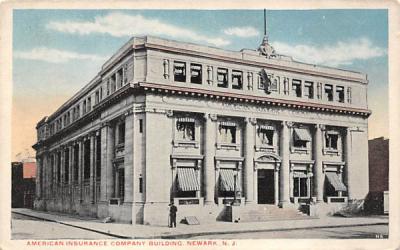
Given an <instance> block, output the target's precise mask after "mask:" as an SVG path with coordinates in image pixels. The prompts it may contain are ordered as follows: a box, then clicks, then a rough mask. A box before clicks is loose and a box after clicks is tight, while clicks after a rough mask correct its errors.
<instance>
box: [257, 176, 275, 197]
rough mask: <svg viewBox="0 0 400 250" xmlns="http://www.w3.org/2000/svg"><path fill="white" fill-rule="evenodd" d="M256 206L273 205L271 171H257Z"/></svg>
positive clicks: (273, 191)
mask: <svg viewBox="0 0 400 250" xmlns="http://www.w3.org/2000/svg"><path fill="white" fill-rule="evenodd" d="M257 179H258V187H257V190H258V204H274V203H275V197H274V194H275V190H274V187H275V185H274V170H272V169H258V170H257Z"/></svg>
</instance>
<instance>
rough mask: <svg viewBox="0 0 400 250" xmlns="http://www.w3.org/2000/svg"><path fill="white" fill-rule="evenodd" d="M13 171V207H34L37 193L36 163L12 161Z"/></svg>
mask: <svg viewBox="0 0 400 250" xmlns="http://www.w3.org/2000/svg"><path fill="white" fill-rule="evenodd" d="M11 173H12V175H11V201H12V202H11V207H13V208H17V207H25V208H33V202H34V199H35V193H36V190H35V185H36V163H35V162H34V161H23V162H12V163H11Z"/></svg>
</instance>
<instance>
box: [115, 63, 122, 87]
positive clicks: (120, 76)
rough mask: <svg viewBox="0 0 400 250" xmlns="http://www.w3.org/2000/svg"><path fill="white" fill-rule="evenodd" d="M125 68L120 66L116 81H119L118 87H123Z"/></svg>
mask: <svg viewBox="0 0 400 250" xmlns="http://www.w3.org/2000/svg"><path fill="white" fill-rule="evenodd" d="M123 75H124V74H123V68H120V69H119V70H118V71H117V75H116V77H115V78H116V81H117V84H116V85H117V88H121V87H122V81H123V79H122V78H123Z"/></svg>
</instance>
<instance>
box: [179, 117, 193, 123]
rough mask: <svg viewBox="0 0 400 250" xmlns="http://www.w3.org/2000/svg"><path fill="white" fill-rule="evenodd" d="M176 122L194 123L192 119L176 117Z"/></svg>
mask: <svg viewBox="0 0 400 250" xmlns="http://www.w3.org/2000/svg"><path fill="white" fill-rule="evenodd" d="M178 122H194V119H193V118H192V117H178Z"/></svg>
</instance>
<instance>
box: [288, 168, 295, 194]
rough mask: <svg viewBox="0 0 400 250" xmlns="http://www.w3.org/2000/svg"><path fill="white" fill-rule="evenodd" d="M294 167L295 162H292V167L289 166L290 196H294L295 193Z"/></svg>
mask: <svg viewBox="0 0 400 250" xmlns="http://www.w3.org/2000/svg"><path fill="white" fill-rule="evenodd" d="M293 168H294V164H290V168H289V198H293V197H294V194H293V186H294V178H293V175H294V174H293ZM293 201H294V199H293Z"/></svg>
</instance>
